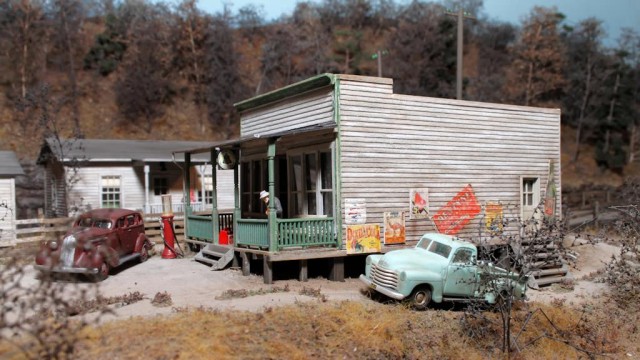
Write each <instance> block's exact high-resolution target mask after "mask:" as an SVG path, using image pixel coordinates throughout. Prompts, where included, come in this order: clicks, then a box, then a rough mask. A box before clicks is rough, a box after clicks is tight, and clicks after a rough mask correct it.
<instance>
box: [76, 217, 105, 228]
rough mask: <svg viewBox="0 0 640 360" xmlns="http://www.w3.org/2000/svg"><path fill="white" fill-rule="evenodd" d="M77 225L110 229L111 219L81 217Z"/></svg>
mask: <svg viewBox="0 0 640 360" xmlns="http://www.w3.org/2000/svg"><path fill="white" fill-rule="evenodd" d="M78 226H79V227H95V228H100V229H111V220H108V219H96V218H90V217H87V218H82V219H80V221H78Z"/></svg>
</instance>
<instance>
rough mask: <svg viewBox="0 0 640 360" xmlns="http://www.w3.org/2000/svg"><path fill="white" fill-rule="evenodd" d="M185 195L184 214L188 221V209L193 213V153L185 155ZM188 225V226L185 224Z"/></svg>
mask: <svg viewBox="0 0 640 360" xmlns="http://www.w3.org/2000/svg"><path fill="white" fill-rule="evenodd" d="M182 186H183V188H182V191H183V193H184V214H185V221H186V219H187V217H186V215H187V209H188V210H189V212H191V211H190V210H191V153H188V152H185V153H184V182H183V183H182ZM185 225H186V224H185Z"/></svg>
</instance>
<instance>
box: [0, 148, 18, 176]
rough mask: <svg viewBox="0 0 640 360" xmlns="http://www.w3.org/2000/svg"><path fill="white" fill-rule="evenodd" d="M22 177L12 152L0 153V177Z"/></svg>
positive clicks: (16, 159)
mask: <svg viewBox="0 0 640 360" xmlns="http://www.w3.org/2000/svg"><path fill="white" fill-rule="evenodd" d="M17 175H24V171H23V170H22V166H20V162H19V161H18V157H16V154H15V153H14V152H13V151H0V176H17Z"/></svg>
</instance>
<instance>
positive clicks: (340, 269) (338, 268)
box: [329, 257, 344, 281]
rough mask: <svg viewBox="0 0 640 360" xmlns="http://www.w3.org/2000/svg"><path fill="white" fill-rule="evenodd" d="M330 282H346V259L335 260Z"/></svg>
mask: <svg viewBox="0 0 640 360" xmlns="http://www.w3.org/2000/svg"><path fill="white" fill-rule="evenodd" d="M329 280H331V281H344V257H335V258H333V260H332V264H331V272H330V273H329Z"/></svg>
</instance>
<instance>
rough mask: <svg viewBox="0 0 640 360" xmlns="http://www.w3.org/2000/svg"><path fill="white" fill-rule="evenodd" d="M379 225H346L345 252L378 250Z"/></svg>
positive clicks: (354, 252)
mask: <svg viewBox="0 0 640 360" xmlns="http://www.w3.org/2000/svg"><path fill="white" fill-rule="evenodd" d="M380 247H381V246H380V225H378V224H375V225H373V224H366V225H347V254H356V253H370V252H380Z"/></svg>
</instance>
